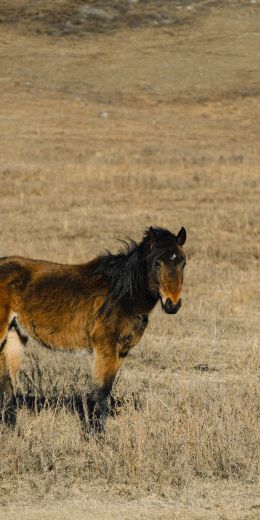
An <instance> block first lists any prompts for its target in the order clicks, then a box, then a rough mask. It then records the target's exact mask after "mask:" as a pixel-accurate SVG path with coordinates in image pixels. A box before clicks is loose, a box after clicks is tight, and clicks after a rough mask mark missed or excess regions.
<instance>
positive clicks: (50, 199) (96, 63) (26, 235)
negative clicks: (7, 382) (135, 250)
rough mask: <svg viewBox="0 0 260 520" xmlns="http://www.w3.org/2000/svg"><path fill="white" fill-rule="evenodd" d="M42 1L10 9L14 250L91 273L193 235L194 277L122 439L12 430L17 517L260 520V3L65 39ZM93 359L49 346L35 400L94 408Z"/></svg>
mask: <svg viewBox="0 0 260 520" xmlns="http://www.w3.org/2000/svg"><path fill="white" fill-rule="evenodd" d="M92 3H93V2H92ZM92 3H91V2H88V4H92ZM18 4H19V8H22V7H23V8H24V9H25V10H26V12H25V11H24V12H23V13H25V14H24V18H23V13H22V15H21V19H20V20H18V21H17V23H16V22H15V23H14V22H12V23H10V20H9V21H8V20H7V18H8V16H9V15H10V12H11V9H16V8H17V6H18ZM33 4H34V5H33V6H32V3H30V2H25V1H24V2H18V1H17V0H12V1H11V2H8V3H7V2H3V3H2V4H1V13H0V15H1V17H2V24H1V37H0V52H1V55H2V72H1V114H2V116H1V119H0V132H1V136H2V138H1V141H0V154H1V165H0V181H1V212H0V219H1V251H0V253H1V254H2V255H8V254H12V253H15V254H21V255H25V256H32V257H38V258H39V257H42V258H46V259H51V260H55V259H56V260H57V261H65V262H82V261H85V260H87V259H89V258H91V257H93V256H94V255H95V254H97V253H98V252H99V251H102V250H103V249H105V248H110V249H113V250H115V249H116V248H117V247H118V246H119V243H118V241H117V239H118V238H126V237H127V236H131V237H132V238H134V239H139V238H140V234H141V232H142V230H143V228H144V227H145V226H149V225H151V224H155V225H156V224H158V225H162V226H165V227H167V228H169V229H172V230H173V231H177V230H178V229H179V228H180V226H182V225H184V226H185V227H186V228H187V230H188V241H187V247H186V250H187V253H188V263H187V271H186V273H185V274H186V277H185V283H184V290H183V307H182V309H181V311H180V312H179V313H178V315H177V316H176V317H171V316H167V315H165V314H163V313H162V311H161V309H160V307H159V306H158V308H156V310H155V312H154V313H153V315H152V317H151V322H150V325H149V328H148V330H147V332H146V333H145V336H144V339H143V341H142V342H141V344H140V345H139V347H137V348H136V349H135V350H134V352H133V353H132V354H131V356H129V359H128V360H127V362H126V364H125V365H124V366H123V369H122V371H121V373H120V376H119V379H118V382H117V385H116V395H117V396H118V397H121V396H122V395H125V396H126V399H127V402H128V405H127V407H126V408H124V409H123V410H122V412H121V413H120V414H119V415H118V416H117V417H116V418H110V419H109V420H108V425H107V432H106V436H105V438H104V439H103V440H99V439H96V438H94V437H91V438H87V439H85V438H84V435H83V433H82V430H81V427H80V423H79V420H78V419H77V416H76V415H75V414H74V413H73V412H72V411H70V410H68V409H67V408H66V407H65V406H60V405H59V402H58V405H57V406H56V407H55V406H54V407H52V408H46V409H44V410H42V411H41V412H39V413H35V414H34V413H30V412H29V411H28V410H26V408H25V407H24V408H23V409H22V410H21V411H20V412H19V414H18V423H17V427H16V429H15V431H10V429H8V428H7V427H6V426H1V427H0V446H1V458H0V479H1V492H0V499H1V504H2V505H1V510H0V518H1V520H2V518H3V519H5V520H10V519H11V518H13V516H14V515H16V516H17V517H18V516H19V518H21V519H26V520H30V519H35V517H36V516H37V517H39V518H41V519H45V518H48V519H49V518H55V520H60V519H62V520H64V519H65V520H67V518H70V520H71V519H73V520H74V519H76V518H77V520H78V519H79V518H81V517H82V518H83V517H84V518H90V519H92V518H93V519H94V518H97V519H100V518H102V519H104V520H106V519H108V518H115V519H117V518H120V519H121V518H124V519H128V518H129V519H130V518H131V519H132V518H137V519H139V518H140V519H141V518H144V519H146V518H149V519H150V518H152V519H153V518H154V519H155V518H156V519H158V518H162V519H169V520H170V519H171V520H172V519H174V518H180V519H181V520H186V519H189V520H190V519H200V520H201V519H202V518H203V519H204V518H205V519H206V518H208V519H214V520H215V519H222V520H223V519H225V520H245V519H247V520H256V519H257V518H258V514H259V499H258V489H259V488H258V486H259V480H258V479H259V440H260V439H259V350H258V348H259V347H258V338H259V332H260V327H259V310H260V303H259V275H258V263H259V246H258V244H259V212H258V206H259V202H258V201H259V127H258V121H257V117H256V114H257V111H258V110H259V89H258V86H259V82H260V78H259V60H258V57H257V53H256V48H257V44H258V39H259V32H258V29H257V13H258V10H259V6H258V5H257V4H252V3H250V2H234V3H233V2H229V3H228V4H227V3H225V6H224V4H223V3H221V2H210V3H209V2H208V3H207V2H203V4H204V6H203V10H202V11H201V10H200V11H198V12H196V9H195V8H194V10H193V13H192V17H191V19H190V21H189V23H188V24H176V25H169V26H167V27H166V26H162V25H161V26H160V28H159V29H158V27H154V26H153V25H152V24H148V25H147V24H145V26H143V24H139V27H138V30H133V29H132V28H131V27H129V25H128V24H126V23H124V24H121V25H120V27H118V28H117V29H116V31H115V30H114V29H113V31H112V32H111V34H108V33H107V31H105V29H104V31H105V33H106V34H101V33H99V34H94V32H89V31H88V30H86V28H85V29H84V31H83V30H82V31H81V35H80V38H79V37H78V36H79V35H77V38H76V37H75V34H71V35H69V34H67V35H66V37H62V38H61V37H60V36H58V35H56V36H55V34H54V35H53V33H52V32H51V31H52V28H53V26H52V24H51V23H50V24H49V26H48V22H46V20H47V18H46V16H47V14H46V13H48V12H49V11H48V9H49V3H48V2H45V3H44V4H45V6H44V8H42V12H43V15H44V16H43V18H42V21H41V19H40V18H39V13H38V15H37V16H38V18H37V19H35V20H34V21H32V25H31V26H30V27H29V24H28V20H29V18H28V16H29V15H28V13H29V11H30V9H36V8H37V9H38V7H39V6H38V2H34V3H33ZM52 4H53V2H52ZM66 4H67V5H68V6H70V5H71V4H70V2H67V3H66ZM74 4H75V3H74ZM158 4H160V9H161V3H160V2H159V3H158ZM173 4H174V8H176V9H177V4H176V3H175V2H174V3H172V5H173ZM182 4H183V6H184V3H182ZM195 4H196V5H197V4H198V5H199V4H200V7H201V9H202V2H197V3H195ZM195 4H194V5H195ZM206 4H210V5H209V6H207V5H206ZM64 5H65V4H64ZM80 5H83V3H80ZM107 5H108V7H109V9H110V8H112V7H113V9H116V7H115V6H112V3H109V2H108V3H107ZM168 5H170V3H168V2H166V3H165V6H166V7H167V6H168ZM185 5H186V4H185ZM149 6H150V8H151V6H152V8H153V10H156V2H141V1H140V2H137V3H136V4H132V7H131V9H133V10H134V9H136V10H138V12H140V13H141V11H142V9H141V8H142V7H145V9H148V7H149ZM98 7H99V8H100V9H101V8H102V9H103V8H104V9H105V8H106V6H105V2H98ZM166 7H165V8H164V9H165V12H166V10H167V9H166ZM184 7H185V6H184ZM195 7H196V6H195ZM208 7H210V8H208ZM58 8H59V9H62V8H63V2H57V3H55V9H54V11H55V10H56V9H57V10H58ZM8 9H9V11H8ZM5 11H6V12H5ZM191 11H192V9H191ZM17 12H18V11H17ZM143 12H144V11H143ZM8 13H9V14H8ZM26 13H27V14H26ZM187 13H189V9H188V10H187ZM201 13H202V14H203V16H202V15H201ZM157 14H158V13H157ZM27 15H28V16H27ZM10 16H11V15H10ZM17 16H18V15H17ZM64 16H65V15H64ZM66 16H67V15H66ZM65 21H67V18H66V20H65ZM92 21H93V20H92ZM86 23H87V22H86ZM34 24H41V28H42V30H41V34H40V33H39V32H36V31H34V30H33V28H34V27H36V25H34ZM46 27H47V30H46ZM48 27H49V34H48ZM104 31H103V30H102V31H101V32H104ZM104 114H106V115H104ZM97 236H98V240H97V238H96V237H97ZM87 364H88V362H87V357H86V356H85V355H82V354H77V355H71V356H70V355H68V354H65V353H59V354H55V355H54V354H53V353H51V352H48V351H45V350H44V349H39V348H38V347H36V346H35V345H32V344H30V345H29V347H28V350H27V355H26V358H25V360H24V366H23V372H24V373H23V374H22V375H21V377H20V380H19V383H18V390H19V391H20V392H24V393H28V392H30V393H31V394H32V395H35V396H41V395H45V396H46V397H47V398H50V400H51V398H52V397H53V396H55V397H56V398H58V400H59V399H60V401H61V400H62V399H63V398H64V397H65V398H67V397H71V396H73V395H74V394H78V393H80V394H82V395H84V394H85V393H86V392H87V391H88V376H87ZM132 393H134V397H133V395H132ZM135 397H136V398H138V399H139V400H140V404H141V409H140V410H136V409H135V406H134V399H135Z"/></svg>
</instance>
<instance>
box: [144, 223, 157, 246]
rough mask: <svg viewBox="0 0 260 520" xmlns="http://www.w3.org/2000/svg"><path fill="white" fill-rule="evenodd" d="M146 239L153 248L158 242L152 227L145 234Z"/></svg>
mask: <svg viewBox="0 0 260 520" xmlns="http://www.w3.org/2000/svg"><path fill="white" fill-rule="evenodd" d="M144 237H145V238H146V239H147V240H148V242H149V244H150V246H151V247H152V246H153V245H154V244H155V242H156V232H155V229H154V228H153V227H152V226H151V227H149V228H148V229H147V230H146V232H145V234H144Z"/></svg>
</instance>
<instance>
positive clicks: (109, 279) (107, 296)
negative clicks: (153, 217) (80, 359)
mask: <svg viewBox="0 0 260 520" xmlns="http://www.w3.org/2000/svg"><path fill="white" fill-rule="evenodd" d="M185 241H186V230H185V228H183V227H182V228H181V229H180V231H179V232H178V234H177V235H174V234H173V233H171V232H170V231H168V230H167V229H163V228H153V227H150V228H149V229H147V230H146V231H145V233H144V236H143V238H142V240H141V242H140V243H136V242H134V241H132V240H131V241H130V242H129V243H126V244H125V248H124V249H123V250H122V251H120V252H118V253H116V254H112V253H110V252H108V253H106V254H104V255H100V256H97V257H96V258H94V259H93V260H91V261H89V262H88V263H84V264H79V265H68V264H59V263H54V262H47V261H43V260H32V259H27V258H22V257H18V256H17V257H16V256H10V257H4V258H2V259H0V393H1V396H2V401H3V400H6V399H9V401H10V402H12V403H14V402H15V400H14V398H13V397H14V393H15V378H16V375H17V373H18V372H19V369H20V365H21V361H22V356H23V351H24V347H25V345H26V342H27V338H28V337H31V338H33V339H34V340H35V341H37V342H38V343H39V344H40V345H43V346H45V347H49V348H51V349H53V350H56V351H57V350H60V349H65V350H76V349H82V350H85V349H87V350H89V351H90V352H92V354H93V360H92V390H91V393H90V394H89V396H88V414H89V427H90V428H91V429H93V430H95V431H101V430H102V429H103V427H104V421H105V418H106V415H107V413H108V398H109V396H110V394H111V391H112V385H113V382H114V379H115V376H116V373H117V371H118V369H119V368H120V366H121V365H122V362H123V360H124V359H125V357H126V356H127V354H128V352H129V351H130V350H131V349H132V348H133V347H134V346H135V345H137V343H139V341H140V339H141V337H142V335H143V333H144V331H145V329H146V327H147V325H148V316H149V314H150V312H151V311H152V309H153V308H154V307H155V305H156V303H157V302H158V301H159V300H160V301H161V304H162V308H163V310H164V311H165V312H166V313H168V314H176V313H177V312H178V310H179V309H180V307H181V298H180V294H181V288H182V283H183V269H184V266H185V263H186V257H185V253H184V250H183V245H184V243H185ZM12 406H13V408H14V409H13V410H12V409H11V413H10V414H9V416H8V417H9V419H10V417H12V418H13V421H14V422H15V405H14V404H13V405H12ZM9 408H10V407H9ZM11 408H12V407H11ZM10 422H11V420H10Z"/></svg>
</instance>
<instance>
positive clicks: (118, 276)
mask: <svg viewBox="0 0 260 520" xmlns="http://www.w3.org/2000/svg"><path fill="white" fill-rule="evenodd" d="M175 244H176V237H175V235H173V234H172V233H171V232H170V231H168V230H167V229H162V228H149V229H147V230H146V231H145V234H144V236H143V239H142V241H141V242H140V243H137V242H135V241H134V240H131V239H130V240H129V241H128V242H124V248H123V249H121V250H120V251H119V252H118V253H116V254H113V253H111V252H110V251H108V252H106V253H105V254H104V255H102V256H100V257H99V258H98V260H99V263H98V266H97V267H96V268H95V269H94V271H92V274H94V275H97V276H102V277H104V278H105V280H106V281H107V282H108V283H109V286H110V289H109V292H108V295H107V298H106V300H105V302H104V304H103V305H102V307H101V308H100V310H99V314H100V315H109V314H110V312H111V310H112V309H113V307H114V306H115V305H116V304H117V303H119V302H120V301H123V300H128V302H131V301H134V299H136V298H137V297H139V299H140V298H142V299H143V300H145V301H146V302H147V303H148V302H149V301H150V304H151V306H152V307H153V306H154V305H155V303H156V302H157V300H158V297H159V296H158V291H157V284H156V263H157V261H158V260H159V258H161V257H162V256H163V255H164V254H165V253H167V252H169V251H171V250H173V249H174V247H175ZM153 279H154V285H155V288H154V290H151V287H149V280H150V281H151V280H153Z"/></svg>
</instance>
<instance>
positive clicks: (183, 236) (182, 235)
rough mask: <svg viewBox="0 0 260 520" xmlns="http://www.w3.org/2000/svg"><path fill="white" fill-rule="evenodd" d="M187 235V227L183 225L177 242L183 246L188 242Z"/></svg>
mask: <svg viewBox="0 0 260 520" xmlns="http://www.w3.org/2000/svg"><path fill="white" fill-rule="evenodd" d="M186 236H187V233H186V229H185V228H184V227H182V228H181V229H180V231H179V233H178V235H177V237H176V239H177V244H178V245H179V246H183V245H184V244H185V242H186Z"/></svg>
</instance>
